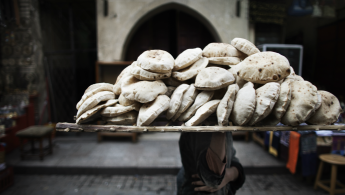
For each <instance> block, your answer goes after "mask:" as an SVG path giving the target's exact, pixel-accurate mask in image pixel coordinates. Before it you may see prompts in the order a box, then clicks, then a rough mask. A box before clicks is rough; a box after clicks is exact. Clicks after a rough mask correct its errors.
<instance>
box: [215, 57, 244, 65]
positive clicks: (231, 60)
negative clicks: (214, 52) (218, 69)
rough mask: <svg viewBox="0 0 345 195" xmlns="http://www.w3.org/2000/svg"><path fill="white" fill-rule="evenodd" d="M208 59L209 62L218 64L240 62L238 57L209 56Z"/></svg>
mask: <svg viewBox="0 0 345 195" xmlns="http://www.w3.org/2000/svg"><path fill="white" fill-rule="evenodd" d="M208 60H209V61H210V63H213V64H219V65H236V64H238V63H240V62H241V59H240V58H239V57H211V58H208Z"/></svg>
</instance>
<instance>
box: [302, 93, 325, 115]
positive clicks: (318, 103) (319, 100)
mask: <svg viewBox="0 0 345 195" xmlns="http://www.w3.org/2000/svg"><path fill="white" fill-rule="evenodd" d="M321 104H322V97H321V94H319V93H318V92H317V102H316V105H315V108H314V109H313V111H311V112H310V113H309V115H308V116H307V117H306V119H305V120H306V121H307V120H308V119H309V118H310V117H311V116H312V115H313V114H314V113H315V111H316V110H317V109H319V108H320V106H321Z"/></svg>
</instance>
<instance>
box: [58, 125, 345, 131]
mask: <svg viewBox="0 0 345 195" xmlns="http://www.w3.org/2000/svg"><path fill="white" fill-rule="evenodd" d="M320 129H326V130H345V125H305V126H296V127H291V126H274V127H249V126H248V127H246V126H193V127H187V126H143V127H137V126H122V125H77V124H75V123H58V124H56V130H57V131H66V132H69V131H72V132H83V131H84V132H214V131H219V132H226V131H304V130H320Z"/></svg>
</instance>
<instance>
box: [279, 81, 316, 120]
mask: <svg viewBox="0 0 345 195" xmlns="http://www.w3.org/2000/svg"><path fill="white" fill-rule="evenodd" d="M317 102H318V97H317V88H316V87H315V86H314V85H312V84H311V83H310V82H308V81H293V82H291V102H290V106H289V107H288V109H287V111H286V113H285V114H284V116H283V117H282V119H281V122H282V123H283V124H285V125H291V126H297V125H299V124H301V123H304V122H305V121H306V120H307V117H309V116H310V113H311V112H313V111H314V110H315V107H316V106H317Z"/></svg>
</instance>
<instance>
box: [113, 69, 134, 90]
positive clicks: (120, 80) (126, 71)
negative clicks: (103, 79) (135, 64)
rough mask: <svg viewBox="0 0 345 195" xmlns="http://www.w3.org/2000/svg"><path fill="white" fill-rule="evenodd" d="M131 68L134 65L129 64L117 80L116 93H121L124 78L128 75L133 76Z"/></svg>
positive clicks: (114, 88)
mask: <svg viewBox="0 0 345 195" xmlns="http://www.w3.org/2000/svg"><path fill="white" fill-rule="evenodd" d="M131 68H132V65H130V66H127V67H126V68H125V69H124V70H123V71H122V72H121V73H120V75H119V76H118V77H117V79H116V82H115V84H114V86H113V92H114V93H115V95H120V94H121V84H122V80H123V79H124V78H126V77H128V76H131V75H132V74H131Z"/></svg>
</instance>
